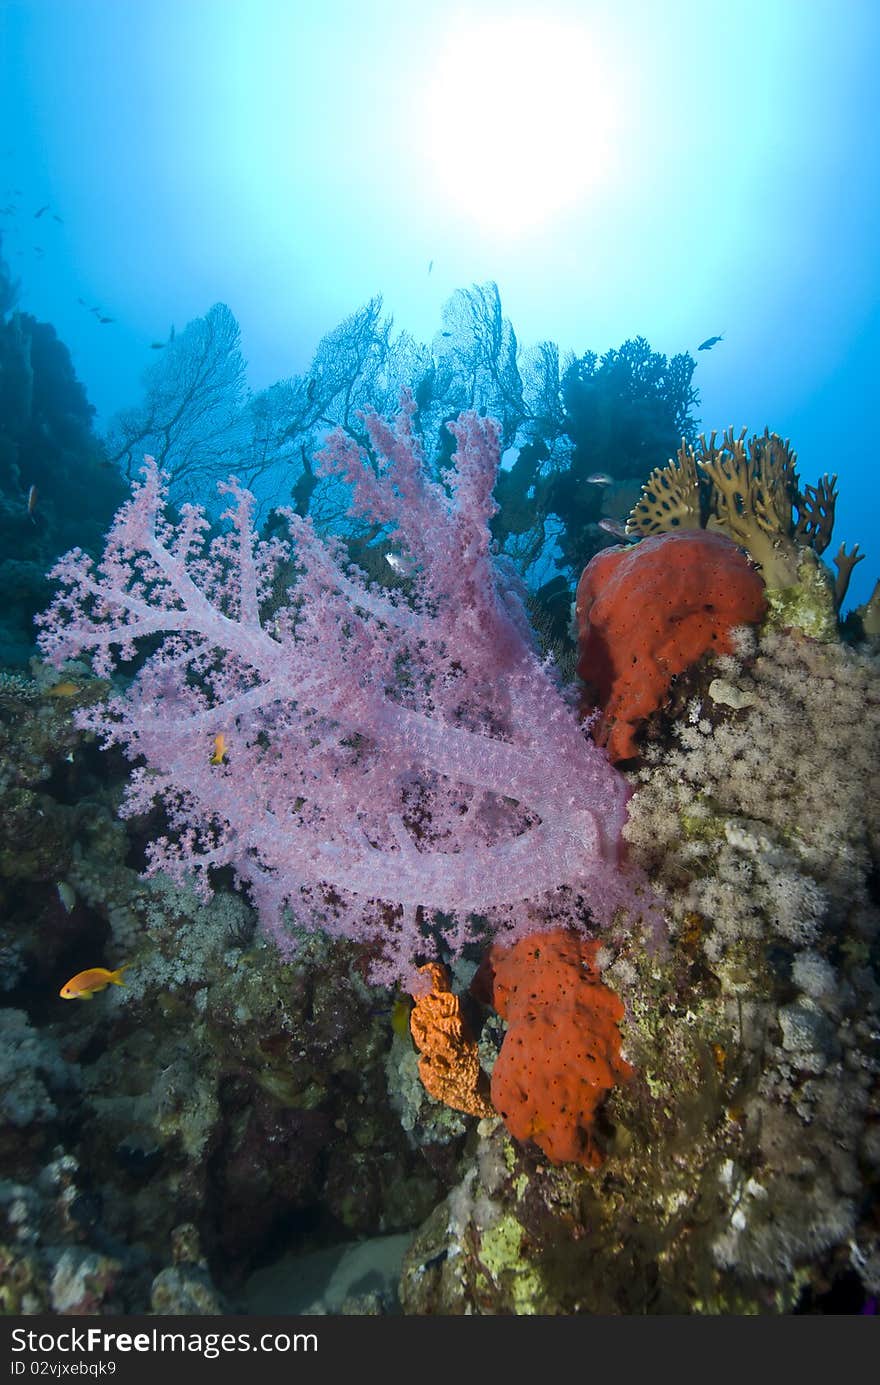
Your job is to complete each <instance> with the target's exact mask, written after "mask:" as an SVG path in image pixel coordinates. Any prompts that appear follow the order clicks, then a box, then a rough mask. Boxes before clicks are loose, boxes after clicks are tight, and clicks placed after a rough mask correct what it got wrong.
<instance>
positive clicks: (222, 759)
mask: <svg viewBox="0 0 880 1385" xmlns="http://www.w3.org/2000/svg"><path fill="white" fill-rule="evenodd" d="M228 762H229V756H228V755H227V753H226V736H225V735H224V733H223V732H222V731H219V732H218V733H217V735H216V736H215V737H214V749H213V750H212V751H211V759H210V761H209V763H210V764H212V765H225V764H228Z"/></svg>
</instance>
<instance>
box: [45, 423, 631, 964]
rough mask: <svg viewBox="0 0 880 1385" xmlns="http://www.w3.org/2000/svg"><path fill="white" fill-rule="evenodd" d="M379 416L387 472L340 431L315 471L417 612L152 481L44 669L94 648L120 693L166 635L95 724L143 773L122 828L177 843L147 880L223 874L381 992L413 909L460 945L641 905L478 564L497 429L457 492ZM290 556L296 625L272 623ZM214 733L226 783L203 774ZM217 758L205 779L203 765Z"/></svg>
mask: <svg viewBox="0 0 880 1385" xmlns="http://www.w3.org/2000/svg"><path fill="white" fill-rule="evenodd" d="M411 415H412V403H411V401H410V400H408V399H407V398H405V399H404V409H403V413H402V415H401V417H400V418H399V419H398V421H397V424H396V426H395V427H392V426H390V425H388V424H387V423H385V422H383V421H382V420H380V419H378V418H377V417H375V416H371V417H368V418H367V420H366V423H367V428H368V431H369V435H370V439H371V443H372V446H373V448H374V450H375V452H376V454H377V455H378V457H379V459H380V465H379V468H378V471H377V470H375V469H374V468H373V467H372V466H371V464H370V463H369V462H368V460H367V459H366V457H365V456H364V455H363V453H362V452H361V451H360V450H359V449H358V448H357V447H355V446H354V444H352V442H351V440H350V439H348V438H347V437H346V436H345V435H343V434H342V433H337V434H335V435H333V436H332V437H331V438H330V439H329V441H328V444H327V446H326V448H325V450H324V453H323V455H322V457H321V459H320V460H321V462H322V465H323V467H324V469H325V470H328V471H333V472H336V473H338V474H340V475H343V476H344V477H345V478H346V479H347V480H348V481H349V482H350V483H351V485H352V487H353V494H354V508H355V509H356V510H357V511H359V512H361V513H369V514H370V515H371V516H372V517H373V518H374V519H375V520H377V521H379V522H381V523H382V524H391V523H393V524H394V525H395V526H396V542H397V543H398V544H399V546H400V547H402V548H403V549H404V550H405V551H406V553H407V556H408V558H409V560H410V561H411V563H412V565H413V578H412V581H411V583H410V586H411V588H412V596H411V599H409V600H404V599H403V597H402V596H401V595H400V594H399V593H395V594H390V593H389V592H388V590H387V589H379V588H377V587H375V586H373V585H371V584H370V583H369V582H368V581H367V579H366V577H365V576H364V574H363V573H361V572H359V571H358V570H357V569H355V568H353V567H352V566H346V563H345V558H344V552H343V550H342V547H341V545H338V544H334V543H332V542H331V543H327V544H325V543H323V542H322V541H321V540H319V538H318V536H317V535H316V533H315V531H314V529H313V527H312V525H311V523H310V521H308V520H304V519H301V518H299V517H298V516H296V515H293V514H290V515H288V517H287V518H288V523H289V527H290V534H291V543H290V545H284V544H279V543H278V542H277V541H273V543H271V544H266V543H262V542H260V541H259V540H258V539H257V538H256V536H255V534H254V532H253V500H252V497H251V496H250V495H249V493H248V492H247V491H245V490H243V489H242V488H241V487H240V486H239V485H238V484H237V483H236V482H235V481H232V482H230V483H229V485H228V486H226V487H225V488H224V490H225V492H226V494H228V495H229V496H230V497H231V504H230V508H229V510H228V511H227V515H226V518H227V519H228V520H229V522H230V526H231V527H230V528H229V530H227V531H226V532H224V533H222V534H220V535H219V536H216V537H214V538H211V537H210V535H209V532H208V527H207V524H206V522H205V520H204V517H203V516H202V514H201V512H200V511H198V510H197V509H195V508H194V507H187V508H186V510H185V512H184V514H183V516H182V520H181V523H180V525H179V526H177V527H176V528H175V527H174V526H172V525H171V524H170V523H169V522H168V521H167V520H166V519H165V517H164V495H163V489H162V478H161V476H160V474H159V472H158V470H157V469H156V467H155V465H154V464H152V463H151V462H150V460H149V459H148V462H147V467H146V469H145V480H144V482H143V484H142V485H140V486H138V487H136V488H135V492H134V495H133V498H132V499H131V500H130V501H129V502H128V503H127V504H126V505H125V506H124V507H123V509H122V511H121V512H120V514H119V516H118V518H117V520H116V522H115V524H114V526H113V529H112V530H111V533H110V535H109V537H108V542H107V549H106V552H105V555H104V558H103V559H102V561H101V563H100V564H99V565H98V567H97V569H96V568H95V567H94V565H93V564H92V563H91V561H90V560H89V559H87V558H86V557H85V556H84V555H83V554H82V553H78V552H74V553H72V554H69V555H68V556H67V557H66V558H65V559H63V560H62V562H61V563H60V564H59V565H58V567H57V568H56V569H55V571H54V574H53V575H54V576H55V577H56V579H57V580H58V581H59V582H60V584H61V588H62V590H61V591H60V593H59V595H58V596H57V597H56V600H55V602H54V604H53V606H52V608H51V609H50V610H49V612H47V613H46V614H45V615H44V616H43V617H41V618H40V623H41V625H42V634H41V636H40V639H41V644H42V647H43V649H44V651H45V652H46V653H47V655H49V656H50V657H51V658H53V659H54V660H55V661H56V662H60V661H62V660H64V659H65V658H67V657H69V656H71V655H73V654H78V653H80V652H82V651H84V650H91V651H92V653H93V656H94V659H95V663H96V666H97V667H98V669H99V670H100V671H101V672H103V673H110V672H112V670H113V668H114V667H115V660H116V658H122V659H127V658H130V657H131V654H132V653H133V651H134V648H135V642H136V641H137V640H138V639H139V638H140V637H141V636H143V635H152V636H153V637H154V638H155V636H156V635H157V634H162V635H164V639H163V640H162V641H161V643H160V645H159V647H158V649H156V650H155V651H154V652H153V653H151V654H149V656H148V657H147V658H146V661H145V662H144V663H143V665H142V667H141V668H140V671H139V672H138V674H137V676H136V677H135V679H134V681H133V683H132V684H131V686H130V687H129V689H128V691H127V692H126V694H125V696H123V697H116V698H113V699H112V700H111V701H110V702H108V703H107V704H106V705H104V706H101V707H98V708H96V709H95V708H93V709H92V710H91V711H90V712H89V713H88V714H87V716H86V717H85V718H84V724H88V725H89V726H91V727H92V728H93V729H94V730H95V731H97V732H99V733H100V734H101V735H103V736H104V738H105V740H115V741H118V742H120V743H121V744H122V745H123V746H124V747H125V749H126V751H127V753H128V754H129V756H130V757H131V758H136V757H143V760H144V761H145V762H146V766H147V768H146V770H141V771H137V772H136V773H135V776H134V778H133V782H132V786H131V790H130V795H129V811H135V810H138V809H141V808H142V807H143V806H144V803H145V802H146V801H147V800H148V799H149V797H150V796H151V795H158V796H159V797H160V798H162V799H163V800H164V801H165V803H166V807H167V808H168V811H169V820H170V821H171V824H172V826H173V827H174V829H175V839H174V840H171V839H163V840H162V841H160V842H158V843H155V844H154V847H153V850H152V854H151V869H159V868H166V869H168V870H170V871H172V872H173V873H175V874H178V875H179V874H180V873H182V872H183V871H185V870H187V869H196V870H199V869H201V872H202V879H203V882H204V883H205V886H206V887H207V885H206V880H205V876H206V871H207V867H208V866H216V865H223V864H231V865H232V866H233V867H234V868H235V870H236V872H237V874H238V876H239V878H240V879H241V880H242V881H244V882H245V883H246V884H248V885H249V887H250V889H251V892H252V894H253V896H254V898H255V900H256V902H257V903H258V905H259V906H260V908H261V912H262V913H263V916H264V918H265V920H266V922H267V923H268V924H269V925H270V926H271V927H272V928H273V929H274V931H276V933H277V934H278V936H279V938H282V937H283V935H284V928H285V926H286V924H287V923H289V922H290V916H291V914H292V916H293V919H294V921H299V922H306V921H308V920H311V921H312V922H313V923H317V924H319V925H321V926H324V927H327V928H330V929H332V930H334V931H336V932H339V933H343V934H346V935H348V936H353V937H360V938H366V939H369V940H370V941H371V942H374V943H375V942H376V941H377V940H378V941H379V942H380V943H381V944H382V945H383V946H384V955H385V966H386V974H387V975H392V974H393V975H398V976H400V975H403V974H404V973H405V972H406V971H407V969H408V968H409V966H410V964H411V962H412V959H413V958H414V956H415V955H416V954H417V953H418V951H419V949H420V945H421V938H420V934H419V930H418V927H417V920H418V919H419V918H420V916H421V914H422V912H423V911H429V912H431V911H439V912H440V913H442V914H445V915H448V923H446V924H441V921H439V920H438V921H437V922H436V924H435V927H437V928H441V931H442V927H445V928H446V931H447V933H448V935H449V938H450V940H452V939H453V938H455V939H456V940H460V938H461V936H463V929H464V928H465V927H466V925H465V923H464V921H465V920H466V919H467V918H468V917H469V916H470V915H472V914H475V913H479V914H480V915H482V916H483V917H484V919H485V918H488V919H490V920H492V921H494V923H495V924H496V925H497V926H506V927H511V928H514V929H517V930H519V931H522V929H524V928H531V927H546V926H547V925H548V922H556V923H559V922H570V923H579V922H582V921H583V918H584V914H585V908H587V907H588V908H589V911H590V913H591V914H592V916H593V919H594V921H596V922H607V921H608V919H609V918H610V916H611V914H612V913H613V911H614V910H615V909H616V908H617V906H618V905H620V904H621V903H623V902H626V901H629V902H632V901H633V891H632V882H631V881H629V880H628V879H627V878H626V877H625V876H624V875H623V874H622V873H621V870H620V868H619V863H618V844H619V840H620V830H621V827H622V824H623V820H624V817H625V804H626V797H627V790H626V785H625V783H624V781H623V779H622V778H621V777H620V776H619V775H618V774H617V773H616V772H615V771H614V770H613V769H612V768H611V767H610V765H609V764H608V763H607V761H606V759H605V757H604V754H603V752H601V751H600V750H598V749H597V748H596V747H595V746H594V745H593V744H592V742H591V741H590V740H589V739H588V738H587V737H586V735H585V734H584V730H583V728H582V727H581V726H580V725H579V724H578V722H577V720H576V718H575V714H574V712H573V711H572V709H571V707H570V706H569V705H568V703H567V702H566V700H565V698H564V696H563V694H562V692H561V690H560V688H559V685H558V682H557V680H556V677H555V675H554V673H553V671H552V669H550V668H549V667H547V666H546V665H544V664H542V662H541V661H540V659H539V658H538V656H537V655H536V653H535V650H534V648H533V645H532V640H531V637H530V632H529V627H528V622H527V619H526V616H525V612H524V609H523V606H522V602H521V600H520V598H519V596H518V594H517V592H516V590H515V588H514V586H513V585H512V584H511V582H510V580H509V576H508V575H507V574H505V573H504V571H503V570H502V568H501V566H500V565H499V563H498V561H497V560H496V559H495V558H493V555H492V553H491V550H490V536H489V528H488V521H489V519H490V518H491V515H492V513H493V509H494V501H493V499H492V487H493V482H494V478H495V475H496V472H497V467H498V462H499V442H498V432H497V429H496V427H495V425H494V424H493V423H492V422H491V421H488V420H486V419H482V418H478V417H477V416H476V415H474V414H466V415H463V416H462V417H461V418H460V419H459V420H458V421H457V423H455V424H454V425H450V426H451V428H452V431H453V433H454V435H455V437H456V441H457V444H458V447H457V452H456V455H455V459H454V463H453V467H452V469H451V470H450V472H449V473H448V475H447V476H446V477H445V482H446V484H445V486H444V485H440V484H439V483H437V482H435V481H432V480H430V478H429V477H428V475H427V473H426V469H425V466H424V461H423V458H422V456H421V453H420V451H419V448H418V445H417V442H416V439H415V438H414V435H413V432H412V427H411ZM291 553H292V554H293V556H294V558H295V562H296V565H297V576H296V579H295V580H294V582H293V585H292V586H291V588H290V590H289V592H288V597H287V604H286V605H284V606H282V607H281V608H280V609H277V610H275V611H274V612H272V613H271V614H270V615H268V616H261V606H262V604H263V603H264V602H265V600H266V598H267V596H268V594H269V592H270V590H271V586H272V579H273V577H274V575H275V573H276V572H277V568H278V565H279V564H280V563H281V562H282V561H287V560H288V559H289V558H290V556H291ZM221 732H222V733H223V735H224V738H225V745H226V747H227V751H228V761H227V762H226V763H223V764H217V763H212V756H211V746H212V739H213V737H214V736H216V735H218V734H219V733H221ZM213 758H214V759H216V757H213Z"/></svg>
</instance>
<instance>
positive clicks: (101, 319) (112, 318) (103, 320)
mask: <svg viewBox="0 0 880 1385" xmlns="http://www.w3.org/2000/svg"><path fill="white" fill-rule="evenodd" d="M98 321H99V322H115V321H116V318H115V317H99V318H98Z"/></svg>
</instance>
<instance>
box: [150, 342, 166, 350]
mask: <svg viewBox="0 0 880 1385" xmlns="http://www.w3.org/2000/svg"><path fill="white" fill-rule="evenodd" d="M150 350H151V351H164V350H165V343H164V341H151V342H150Z"/></svg>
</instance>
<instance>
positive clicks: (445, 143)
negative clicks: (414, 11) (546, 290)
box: [423, 15, 617, 236]
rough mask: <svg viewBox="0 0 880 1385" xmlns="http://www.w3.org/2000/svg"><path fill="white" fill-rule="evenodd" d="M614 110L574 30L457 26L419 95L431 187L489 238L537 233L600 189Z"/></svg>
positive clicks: (565, 24)
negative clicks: (423, 93)
mask: <svg viewBox="0 0 880 1385" xmlns="http://www.w3.org/2000/svg"><path fill="white" fill-rule="evenodd" d="M616 104H617V102H616V100H615V95H614V93H613V90H612V84H611V81H610V79H609V75H608V72H607V68H606V64H605V62H603V60H602V55H601V54H600V52H599V51H598V48H597V44H596V41H595V38H594V37H593V36H592V35H591V34H590V32H589V31H588V30H587V29H586V28H585V27H584V26H583V25H582V24H576V23H573V22H571V21H568V20H563V19H559V18H543V17H539V16H526V15H522V16H518V17H517V16H510V17H507V18H496V19H491V20H485V19H484V20H477V19H469V18H462V19H461V20H460V21H459V23H458V25H457V27H456V28H455V29H454V30H453V32H452V34H451V35H450V37H449V39H448V40H447V42H446V44H445V46H444V47H443V48H442V50H441V51H440V53H439V55H438V57H437V60H436V63H435V65H434V67H433V70H432V73H431V76H430V79H429V81H428V84H427V87H426V90H425V114H424V138H423V155H424V156H425V157H426V159H427V163H428V170H427V171H428V178H429V187H430V188H431V191H433V192H434V193H435V195H437V196H438V197H439V198H440V199H441V200H442V202H443V204H444V206H447V207H449V206H452V207H454V208H455V209H456V211H457V213H458V214H459V215H460V216H461V217H463V218H466V219H470V220H471V221H474V222H476V223H477V225H478V226H479V227H480V229H481V230H483V231H485V232H488V233H492V234H503V235H508V236H518V235H520V234H522V233H524V232H528V231H533V230H540V229H543V228H544V227H545V226H546V225H547V223H548V222H550V221H553V220H556V219H558V218H559V216H560V215H561V214H562V213H564V212H566V211H568V210H570V209H571V208H573V207H576V206H577V205H578V204H579V203H581V202H582V201H583V200H584V199H585V197H586V196H587V195H588V194H589V193H590V192H591V191H594V190H595V189H596V187H597V186H598V185H599V184H600V183H601V180H602V177H603V174H604V173H605V172H606V170H607V168H608V166H609V162H610V154H611V148H612V143H613V141H612V136H613V127H614V123H615V121H614V112H615V107H616Z"/></svg>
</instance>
